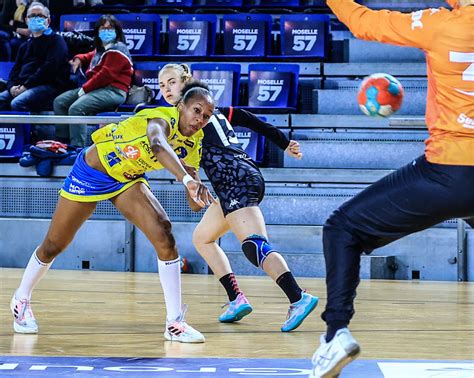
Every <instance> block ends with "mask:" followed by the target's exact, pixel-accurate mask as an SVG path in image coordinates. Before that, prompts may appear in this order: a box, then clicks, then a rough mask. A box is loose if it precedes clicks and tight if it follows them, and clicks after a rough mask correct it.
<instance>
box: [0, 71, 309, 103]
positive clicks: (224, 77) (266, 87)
mask: <svg viewBox="0 0 474 378" xmlns="http://www.w3.org/2000/svg"><path fill="white" fill-rule="evenodd" d="M165 64H166V63H157V62H137V63H135V64H134V67H135V73H134V76H135V83H136V84H137V85H139V86H143V85H147V86H149V87H150V88H152V89H153V90H154V91H155V95H156V98H155V101H154V105H166V103H165V101H164V100H163V99H162V97H161V95H159V85H158V72H159V71H160V70H161V68H162V67H163V66H164V65H165ZM12 66H13V63H11V62H0V78H4V79H6V78H8V74H9V71H10V69H11V67H12ZM191 69H192V71H193V75H194V77H195V78H196V79H200V80H202V81H204V82H205V83H207V84H208V85H209V89H210V90H211V91H212V92H213V95H214V98H215V99H216V102H217V103H218V104H219V105H220V106H231V105H234V106H235V105H239V104H240V102H241V99H240V98H239V90H240V78H241V66H240V64H213V63H202V64H192V65H191ZM248 69H249V71H248V72H249V75H248V103H247V105H248V106H249V107H252V108H273V109H283V110H285V111H291V110H293V111H294V110H296V107H297V100H298V79H299V69H300V67H299V65H297V64H250V65H249V67H248Z"/></svg>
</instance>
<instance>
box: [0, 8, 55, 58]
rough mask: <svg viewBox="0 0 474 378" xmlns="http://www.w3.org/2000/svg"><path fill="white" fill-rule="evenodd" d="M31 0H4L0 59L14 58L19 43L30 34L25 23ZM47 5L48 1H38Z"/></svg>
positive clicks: (0, 32) (0, 26)
mask: <svg viewBox="0 0 474 378" xmlns="http://www.w3.org/2000/svg"><path fill="white" fill-rule="evenodd" d="M32 2H33V1H32V0H6V1H5V3H4V5H3V9H2V16H3V17H2V18H3V19H2V21H1V25H0V61H2V62H7V61H10V60H12V59H15V57H16V53H17V51H18V48H19V47H20V45H21V44H22V43H23V42H25V41H26V40H27V38H28V37H30V35H31V31H30V30H29V29H28V25H27V24H26V13H27V10H28V7H29V5H30V4H31V3H32ZM39 2H40V3H42V4H43V5H44V6H46V7H47V6H48V4H49V1H47V0H42V1H39ZM15 7H16V8H15Z"/></svg>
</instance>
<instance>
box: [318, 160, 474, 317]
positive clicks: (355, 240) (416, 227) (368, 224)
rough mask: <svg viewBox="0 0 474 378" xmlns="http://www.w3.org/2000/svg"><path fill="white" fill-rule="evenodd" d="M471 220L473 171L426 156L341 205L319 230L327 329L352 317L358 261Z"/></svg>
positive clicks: (473, 211) (472, 167) (472, 211)
mask: <svg viewBox="0 0 474 378" xmlns="http://www.w3.org/2000/svg"><path fill="white" fill-rule="evenodd" d="M473 215H474V166H457V165H441V164H432V163H429V162H428V161H427V160H426V158H425V157H424V156H422V157H419V158H418V159H416V160H415V161H413V162H412V163H410V164H408V165H406V166H405V167H403V168H400V169H399V170H397V171H396V172H394V173H392V174H390V175H388V176H386V177H384V178H382V179H381V180H379V181H377V182H376V183H374V184H372V185H370V186H369V187H368V188H366V189H365V190H364V191H362V192H361V193H359V194H358V195H357V196H355V197H354V198H352V199H351V200H349V201H347V202H346V203H344V204H343V205H342V206H341V207H340V208H339V209H337V210H336V211H335V212H334V213H333V214H332V215H331V216H330V217H329V219H328V220H327V221H326V224H325V225H324V228H323V246H324V257H325V260H326V285H327V296H328V300H327V305H326V310H325V311H324V313H323V314H322V318H323V319H324V320H325V321H326V323H328V324H329V323H331V322H335V321H338V322H341V321H342V322H347V323H349V321H350V319H351V318H352V316H353V315H354V298H355V296H356V288H357V285H358V284H359V270H360V255H361V253H362V252H364V251H365V252H371V251H372V250H373V249H375V248H378V247H382V246H384V245H386V244H389V243H391V242H393V241H395V240H397V239H400V238H402V237H403V236H405V235H409V234H412V233H414V232H417V231H421V230H424V229H426V228H429V227H431V226H434V225H436V224H438V223H440V222H443V221H445V220H447V219H451V218H465V217H469V216H473Z"/></svg>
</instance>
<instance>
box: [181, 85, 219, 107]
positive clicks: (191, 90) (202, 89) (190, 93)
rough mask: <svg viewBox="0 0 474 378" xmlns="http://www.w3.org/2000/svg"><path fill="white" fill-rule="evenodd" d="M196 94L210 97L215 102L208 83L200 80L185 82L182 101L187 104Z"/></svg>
mask: <svg viewBox="0 0 474 378" xmlns="http://www.w3.org/2000/svg"><path fill="white" fill-rule="evenodd" d="M196 96H202V97H208V98H209V99H210V100H211V101H212V103H213V104H214V97H212V93H211V91H210V90H209V87H208V85H207V84H206V83H204V82H202V81H200V80H192V81H190V82H189V83H187V84H185V86H184V88H183V90H182V91H181V101H183V103H184V104H187V103H188V101H189V100H191V99H192V98H194V97H196Z"/></svg>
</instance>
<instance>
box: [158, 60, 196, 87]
mask: <svg viewBox="0 0 474 378" xmlns="http://www.w3.org/2000/svg"><path fill="white" fill-rule="evenodd" d="M165 70H175V71H177V72H178V76H179V78H180V79H181V81H182V82H183V83H187V82H189V81H191V80H192V79H193V75H191V69H190V68H189V66H188V65H187V64H184V63H181V64H177V63H168V64H166V65H165V66H164V67H163V68H162V69H161V70H160V73H161V72H164V71H165Z"/></svg>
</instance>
